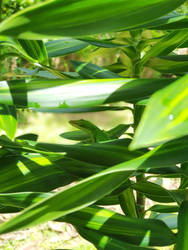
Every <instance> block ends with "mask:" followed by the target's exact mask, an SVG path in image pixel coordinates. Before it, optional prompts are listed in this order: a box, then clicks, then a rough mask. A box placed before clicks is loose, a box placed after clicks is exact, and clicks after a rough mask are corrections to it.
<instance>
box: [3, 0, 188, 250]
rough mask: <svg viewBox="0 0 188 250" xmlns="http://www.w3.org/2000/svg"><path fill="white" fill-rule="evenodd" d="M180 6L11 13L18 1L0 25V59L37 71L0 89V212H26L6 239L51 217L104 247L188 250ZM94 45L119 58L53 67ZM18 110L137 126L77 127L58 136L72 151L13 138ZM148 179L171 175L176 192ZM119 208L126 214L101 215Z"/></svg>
mask: <svg viewBox="0 0 188 250" xmlns="http://www.w3.org/2000/svg"><path fill="white" fill-rule="evenodd" d="M185 2H186V1H185V0H150V1H140V0H134V1H132V0H116V1H114V0H103V1H101V0H92V1H91V0H77V1H75V0H48V1H44V2H43V3H39V4H34V5H32V6H30V7H27V8H25V9H23V10H20V7H19V6H20V5H19V4H18V5H16V6H18V9H16V10H15V9H14V8H13V9H14V11H12V4H15V2H14V1H12V2H11V5H10V10H9V11H10V13H11V15H10V17H6V15H4V18H3V19H4V20H3V21H2V22H1V23H0V47H1V48H2V51H1V60H6V59H7V58H9V57H11V58H12V57H16V58H21V60H25V61H27V63H28V64H27V65H30V66H29V67H26V68H22V69H21V74H20V75H19V76H17V75H9V77H5V76H3V77H2V81H1V82H0V128H1V129H2V130H3V131H4V132H5V134H6V135H5V134H2V135H1V136H0V146H1V148H0V162H1V168H0V180H1V181H0V213H15V212H19V213H18V214H17V215H16V216H15V217H13V218H11V219H10V220H9V221H6V222H5V223H3V224H1V225H0V234H4V233H9V232H12V231H15V230H20V229H23V228H27V227H31V226H34V225H37V224H41V223H44V222H46V221H49V220H56V221H60V222H68V223H71V224H72V225H73V226H74V227H75V228H76V229H77V231H78V232H79V234H80V235H81V236H83V237H84V238H85V239H87V240H88V241H90V242H92V243H93V244H94V245H95V246H96V248H97V249H112V250H114V249H117V250H118V249H130V250H134V249H135V250H137V249H138V250H139V249H140V250H144V249H156V248H155V247H159V248H160V247H163V246H171V245H174V247H175V249H176V250H187V249H188V238H187V236H188V223H187V219H188V199H187V197H188V195H187V187H188V164H187V163H188V143H187V142H188V137H187V134H188V75H186V73H187V69H188V56H187V55H182V54H179V53H178V51H179V50H180V49H181V48H184V49H185V48H187V46H188V16H187V14H186V11H185V9H186V5H183V4H184V3H185ZM4 6H5V5H3V4H2V10H3V8H5V7H4ZM13 6H14V5H13ZM178 7H180V9H179V10H177V8H178ZM6 8H8V7H7V5H6ZM16 8H17V7H16ZM14 12H16V13H15V14H13V13H14ZM1 13H2V11H1ZM7 16H9V14H8V15H7ZM101 33H102V34H104V33H109V34H110V38H109V39H103V38H101V36H96V34H101ZM88 47H92V48H95V49H96V50H97V49H101V48H103V49H104V50H105V51H107V54H108V53H109V55H110V54H111V51H112V50H113V53H115V55H116V56H115V58H116V60H115V62H113V63H111V64H109V65H105V66H98V65H96V64H93V63H90V62H82V61H72V67H73V68H74V71H71V72H67V71H66V72H62V71H60V70H58V69H56V68H54V67H53V63H52V61H53V58H56V57H62V56H65V55H69V54H72V53H76V52H78V51H81V53H82V51H83V50H84V49H86V48H88ZM120 102H121V103H120ZM23 109H30V110H34V111H36V112H48V113H62V114H63V113H83V112H105V111H106V110H108V111H112V112H116V111H117V110H118V111H121V112H125V111H126V110H129V111H131V112H132V116H133V123H130V124H119V125H118V126H116V127H114V128H111V129H110V130H108V131H104V130H102V129H101V128H98V127H97V126H96V125H95V124H93V123H91V122H90V121H87V120H73V121H70V123H71V125H72V126H73V127H74V128H76V130H75V129H74V130H73V131H70V132H66V133H63V134H61V137H63V138H66V139H69V140H72V141H75V143H74V144H71V145H70V144H68V145H66V144H52V143H42V142H39V141H37V139H38V135H36V134H32V133H30V134H23V135H21V136H16V128H17V112H18V111H19V110H23ZM19 112H20V111H19ZM153 177H155V178H156V179H157V180H164V179H165V178H176V179H177V180H178V181H179V187H178V188H177V189H175V190H172V189H171V190H168V189H166V188H164V187H163V186H162V185H160V183H159V181H158V182H153V181H152V180H153V179H152V178H153ZM70 184H71V185H70ZM62 187H63V188H62ZM57 188H58V191H53V190H55V189H57ZM146 198H147V199H150V200H152V201H154V202H155V205H153V206H151V207H147V206H146ZM112 205H120V207H121V209H122V214H119V213H116V212H114V211H111V210H109V209H107V208H104V206H105V207H106V206H112Z"/></svg>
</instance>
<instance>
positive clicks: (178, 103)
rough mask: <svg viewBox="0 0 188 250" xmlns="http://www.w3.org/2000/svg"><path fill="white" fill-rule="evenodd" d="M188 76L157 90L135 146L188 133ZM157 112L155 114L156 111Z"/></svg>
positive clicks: (142, 145)
mask: <svg viewBox="0 0 188 250" xmlns="http://www.w3.org/2000/svg"><path fill="white" fill-rule="evenodd" d="M187 86H188V76H187V75H186V76H184V77H182V78H180V79H179V80H177V81H175V82H174V83H173V84H171V85H170V86H169V87H167V88H164V89H163V90H160V91H158V92H157V93H155V94H154V95H153V96H152V97H151V99H150V101H149V103H148V105H147V107H146V110H145V113H144V115H143V117H142V120H141V122H140V124H139V126H138V129H137V130H136V134H135V137H134V140H133V142H132V144H131V148H132V149H135V148H140V147H147V146H151V145H154V144H157V143H161V142H165V141H169V140H173V139H175V138H178V137H181V136H184V135H187V134H188V130H187V121H188V111H187V96H188V91H187ZM156 112H157V115H155V116H154V115H153V114H156Z"/></svg>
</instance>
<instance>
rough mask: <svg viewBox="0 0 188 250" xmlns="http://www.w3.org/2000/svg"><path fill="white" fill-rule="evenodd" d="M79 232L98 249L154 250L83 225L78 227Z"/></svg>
mask: <svg viewBox="0 0 188 250" xmlns="http://www.w3.org/2000/svg"><path fill="white" fill-rule="evenodd" d="M76 229H77V231H78V232H79V234H80V235H81V236H82V237H84V238H85V239H86V240H88V241H90V242H92V243H93V244H94V245H95V246H96V247H97V249H100V250H102V249H106V250H114V249H119V250H125V249H126V250H152V249H154V248H146V247H138V246H135V245H132V244H129V243H126V242H125V241H123V240H122V241H121V240H117V239H114V238H113V237H109V236H107V235H104V234H101V233H98V232H96V231H94V230H88V229H86V228H82V227H76Z"/></svg>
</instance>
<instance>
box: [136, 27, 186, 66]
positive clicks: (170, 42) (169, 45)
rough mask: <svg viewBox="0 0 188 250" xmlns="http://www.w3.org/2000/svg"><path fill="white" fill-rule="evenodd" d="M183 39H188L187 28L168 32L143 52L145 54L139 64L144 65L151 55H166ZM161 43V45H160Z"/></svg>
mask: <svg viewBox="0 0 188 250" xmlns="http://www.w3.org/2000/svg"><path fill="white" fill-rule="evenodd" d="M185 39H188V32H187V30H180V31H173V32H170V33H169V34H167V35H166V36H165V37H164V38H162V39H161V40H160V41H159V42H158V43H157V44H155V45H154V46H153V47H152V48H151V49H150V50H149V51H148V52H147V53H146V54H145V56H144V57H143V58H142V59H141V61H140V64H141V65H144V64H145V63H147V62H148V60H149V59H150V58H151V57H155V56H162V55H168V54H169V53H170V52H172V51H173V50H174V49H176V48H177V47H178V46H180V45H181V44H182V43H183V42H184V41H185ZM161 44H162V45H163V46H161Z"/></svg>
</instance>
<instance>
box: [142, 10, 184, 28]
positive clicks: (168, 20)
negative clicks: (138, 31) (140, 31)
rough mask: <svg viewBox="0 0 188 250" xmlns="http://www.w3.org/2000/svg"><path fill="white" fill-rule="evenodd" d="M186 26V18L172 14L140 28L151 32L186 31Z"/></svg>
mask: <svg viewBox="0 0 188 250" xmlns="http://www.w3.org/2000/svg"><path fill="white" fill-rule="evenodd" d="M187 24H188V16H187V15H182V14H178V13H176V12H172V13H170V14H168V15H166V16H163V17H160V18H158V19H157V20H155V21H152V22H151V23H147V24H145V25H142V26H141V27H142V28H143V27H144V28H146V29H153V30H176V29H186V28H187Z"/></svg>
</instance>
